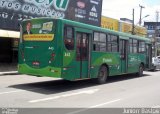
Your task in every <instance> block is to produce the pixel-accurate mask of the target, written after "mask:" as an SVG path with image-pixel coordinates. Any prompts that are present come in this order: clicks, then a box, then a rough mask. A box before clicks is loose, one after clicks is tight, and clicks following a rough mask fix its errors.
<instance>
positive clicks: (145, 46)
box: [18, 18, 152, 83]
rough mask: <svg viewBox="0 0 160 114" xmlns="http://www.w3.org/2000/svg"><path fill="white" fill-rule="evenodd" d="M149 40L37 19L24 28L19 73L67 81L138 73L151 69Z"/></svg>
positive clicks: (29, 21) (58, 20) (61, 21)
mask: <svg viewBox="0 0 160 114" xmlns="http://www.w3.org/2000/svg"><path fill="white" fill-rule="evenodd" d="M151 47H152V46H151V41H150V40H149V39H148V38H144V37H139V36H136V35H130V34H126V33H122V32H117V31H113V30H108V29H104V28H100V27H96V26H92V25H88V24H83V23H80V22H75V21H71V20H66V19H53V18H36V19H31V20H25V21H23V23H22V26H21V38H20V44H19V63H18V71H19V73H21V74H28V75H34V76H47V77H57V78H62V79H65V80H71V81H74V80H81V79H92V78H95V79H97V81H98V82H99V83H105V82H106V79H107V77H108V76H115V75H123V74H130V73H137V75H138V76H142V75H143V71H144V70H147V69H150V68H151V58H152V52H151V50H152V48H151Z"/></svg>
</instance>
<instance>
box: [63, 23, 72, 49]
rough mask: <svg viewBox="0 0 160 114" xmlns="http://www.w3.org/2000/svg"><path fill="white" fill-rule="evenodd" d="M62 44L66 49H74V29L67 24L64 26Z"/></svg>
mask: <svg viewBox="0 0 160 114" xmlns="http://www.w3.org/2000/svg"><path fill="white" fill-rule="evenodd" d="M64 44H65V47H66V49H68V50H73V49H74V30H73V28H72V27H69V26H65V27H64Z"/></svg>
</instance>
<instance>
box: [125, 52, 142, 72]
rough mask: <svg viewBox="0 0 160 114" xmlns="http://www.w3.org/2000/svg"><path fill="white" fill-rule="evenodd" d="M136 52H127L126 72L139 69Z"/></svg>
mask: <svg viewBox="0 0 160 114" xmlns="http://www.w3.org/2000/svg"><path fill="white" fill-rule="evenodd" d="M139 63H140V62H139V61H138V54H137V53H135V54H129V55H128V73H135V72H138V69H139Z"/></svg>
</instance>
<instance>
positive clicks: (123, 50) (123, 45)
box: [119, 39, 128, 73]
mask: <svg viewBox="0 0 160 114" xmlns="http://www.w3.org/2000/svg"><path fill="white" fill-rule="evenodd" d="M127 47H128V43H127V40H122V39H121V40H120V48H119V49H120V59H121V65H120V67H121V73H127V70H128V69H127V68H128V54H127V52H128V51H127V50H128V48H127Z"/></svg>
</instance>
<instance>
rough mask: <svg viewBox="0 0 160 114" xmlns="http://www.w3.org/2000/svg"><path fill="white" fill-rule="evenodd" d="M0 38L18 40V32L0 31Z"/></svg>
mask: <svg viewBox="0 0 160 114" xmlns="http://www.w3.org/2000/svg"><path fill="white" fill-rule="evenodd" d="M0 37H8V38H19V37H20V32H17V31H9V30H1V29H0Z"/></svg>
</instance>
